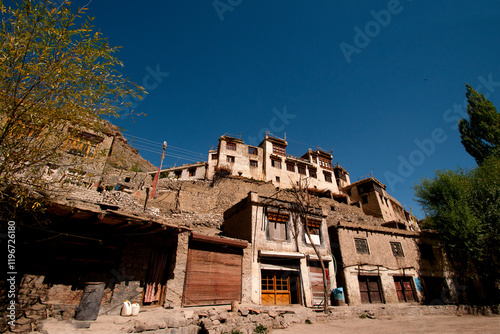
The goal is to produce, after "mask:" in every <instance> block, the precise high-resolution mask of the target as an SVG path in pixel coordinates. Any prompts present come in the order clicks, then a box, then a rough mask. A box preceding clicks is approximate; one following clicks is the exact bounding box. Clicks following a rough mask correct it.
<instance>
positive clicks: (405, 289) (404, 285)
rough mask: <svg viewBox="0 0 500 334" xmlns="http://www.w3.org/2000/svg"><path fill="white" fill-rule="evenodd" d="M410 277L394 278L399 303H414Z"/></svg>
mask: <svg viewBox="0 0 500 334" xmlns="http://www.w3.org/2000/svg"><path fill="white" fill-rule="evenodd" d="M411 280H412V278H411V277H402V276H394V285H395V286H396V293H397V294H398V300H399V301H400V302H414V301H415V293H414V291H413V286H412V284H411Z"/></svg>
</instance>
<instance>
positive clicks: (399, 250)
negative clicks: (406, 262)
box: [390, 241, 405, 257]
mask: <svg viewBox="0 0 500 334" xmlns="http://www.w3.org/2000/svg"><path fill="white" fill-rule="evenodd" d="M390 244H391V249H392V254H393V255H394V256H395V257H405V253H404V251H403V245H401V243H400V242H399V241H390Z"/></svg>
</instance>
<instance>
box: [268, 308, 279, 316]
mask: <svg viewBox="0 0 500 334" xmlns="http://www.w3.org/2000/svg"><path fill="white" fill-rule="evenodd" d="M268 314H269V316H270V317H271V318H276V317H277V316H278V312H276V311H272V310H271V311H269V312H268Z"/></svg>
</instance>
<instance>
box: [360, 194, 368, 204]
mask: <svg viewBox="0 0 500 334" xmlns="http://www.w3.org/2000/svg"><path fill="white" fill-rule="evenodd" d="M361 202H362V203H363V204H366V203H368V195H363V196H361Z"/></svg>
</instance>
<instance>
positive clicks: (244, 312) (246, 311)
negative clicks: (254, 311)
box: [240, 307, 249, 317]
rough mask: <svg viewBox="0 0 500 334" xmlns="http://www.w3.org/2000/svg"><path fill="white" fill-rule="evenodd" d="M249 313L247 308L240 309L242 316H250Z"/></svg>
mask: <svg viewBox="0 0 500 334" xmlns="http://www.w3.org/2000/svg"><path fill="white" fill-rule="evenodd" d="M248 313H249V311H248V309H247V308H246V307H242V308H240V314H241V315H242V316H244V317H246V316H247V315H248Z"/></svg>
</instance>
